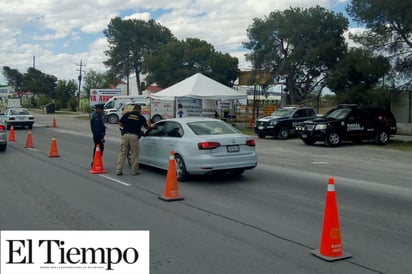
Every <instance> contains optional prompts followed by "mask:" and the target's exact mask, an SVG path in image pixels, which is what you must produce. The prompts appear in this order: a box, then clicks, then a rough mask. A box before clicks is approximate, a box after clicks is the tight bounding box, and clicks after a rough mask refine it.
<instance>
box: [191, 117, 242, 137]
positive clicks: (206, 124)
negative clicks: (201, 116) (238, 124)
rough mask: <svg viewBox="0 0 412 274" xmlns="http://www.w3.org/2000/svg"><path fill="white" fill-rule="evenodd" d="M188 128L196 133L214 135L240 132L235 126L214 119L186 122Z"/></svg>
mask: <svg viewBox="0 0 412 274" xmlns="http://www.w3.org/2000/svg"><path fill="white" fill-rule="evenodd" d="M187 125H188V126H189V127H190V129H191V130H192V131H193V132H194V133H195V134H196V135H215V134H236V133H240V131H238V130H237V129H236V128H234V127H232V126H231V125H229V124H226V123H225V122H221V121H219V120H216V121H198V122H190V123H187Z"/></svg>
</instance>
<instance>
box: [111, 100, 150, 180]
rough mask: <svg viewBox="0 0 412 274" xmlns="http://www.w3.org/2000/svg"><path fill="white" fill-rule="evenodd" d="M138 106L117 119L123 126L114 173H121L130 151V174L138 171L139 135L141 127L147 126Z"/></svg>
mask: <svg viewBox="0 0 412 274" xmlns="http://www.w3.org/2000/svg"><path fill="white" fill-rule="evenodd" d="M140 111H141V109H140V106H139V105H135V106H134V108H133V110H132V111H130V112H127V113H125V114H124V115H123V116H122V118H121V119H120V121H119V125H120V126H121V127H123V130H122V137H121V144H120V153H119V159H118V161H117V166H116V175H119V176H120V175H123V167H124V161H125V160H126V156H127V154H128V153H129V151H130V162H131V169H132V175H138V174H140V172H139V158H138V156H139V137H140V134H141V131H142V127H145V128H146V129H147V128H149V126H148V124H147V121H146V118H145V117H144V116H143V115H141V114H140Z"/></svg>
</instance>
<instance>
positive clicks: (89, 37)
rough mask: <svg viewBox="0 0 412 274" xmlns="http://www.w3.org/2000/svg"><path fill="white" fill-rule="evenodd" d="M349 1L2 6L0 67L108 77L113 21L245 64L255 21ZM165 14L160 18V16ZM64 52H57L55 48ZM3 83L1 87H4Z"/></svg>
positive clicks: (80, 1)
mask: <svg viewBox="0 0 412 274" xmlns="http://www.w3.org/2000/svg"><path fill="white" fill-rule="evenodd" d="M347 1H348V0H279V1H273V0H261V1H252V0H245V1H236V0H181V1H169V0H167V1H166V0H159V1H149V0H124V1H118V0H95V1H84V0H14V1H6V0H0V18H1V20H0V35H1V37H2V46H1V47H0V66H9V67H12V68H17V69H19V71H20V72H25V71H27V68H28V67H30V66H31V65H32V58H33V56H36V68H38V69H40V70H42V71H43V72H45V73H48V74H52V75H55V76H57V77H58V78H59V79H77V76H78V72H77V71H76V69H77V67H76V65H75V64H76V63H79V62H80V60H82V61H83V62H84V63H85V64H86V67H85V68H84V69H86V70H89V69H94V70H97V71H105V70H106V68H105V66H104V65H103V64H102V62H103V61H104V60H106V56H105V54H104V50H106V49H107V47H108V45H107V42H106V39H105V38H104V36H103V34H102V32H103V30H104V29H105V28H107V25H108V24H109V22H110V19H111V18H113V17H115V16H120V15H125V17H124V18H136V19H143V20H148V19H150V18H153V19H155V20H157V21H158V22H159V23H161V24H162V25H164V26H166V27H167V28H169V29H170V30H171V31H172V33H173V34H174V35H175V36H176V37H177V38H178V39H185V38H188V37H196V38H199V39H202V40H206V41H207V42H209V43H211V44H212V45H213V46H214V47H215V49H216V50H218V51H222V52H224V53H229V54H231V55H232V56H236V57H238V58H239V61H240V67H246V66H248V64H247V63H246V62H245V60H244V54H245V51H243V50H242V42H244V41H246V40H247V37H246V30H247V28H248V26H249V25H250V24H251V23H252V20H253V18H255V17H263V16H266V15H268V14H269V12H271V11H274V10H284V9H287V8H289V7H291V6H292V7H310V6H314V5H320V6H324V7H328V6H335V5H336V4H337V3H339V2H347ZM159 14H161V16H160V17H158V15H159ZM58 45H60V47H59V48H58V49H56V47H58ZM1 82H4V81H1V79H0V83H1Z"/></svg>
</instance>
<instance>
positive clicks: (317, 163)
mask: <svg viewBox="0 0 412 274" xmlns="http://www.w3.org/2000/svg"><path fill="white" fill-rule="evenodd" d="M312 164H314V165H329V162H312Z"/></svg>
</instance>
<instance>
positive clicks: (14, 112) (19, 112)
mask: <svg viewBox="0 0 412 274" xmlns="http://www.w3.org/2000/svg"><path fill="white" fill-rule="evenodd" d="M29 114H30V113H29V112H28V111H27V110H24V109H16V110H11V111H10V115H29Z"/></svg>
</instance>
